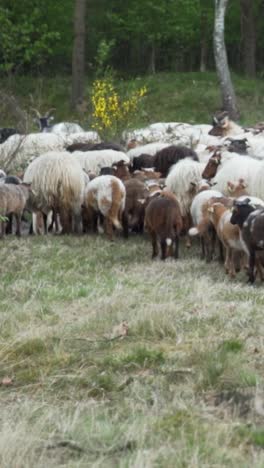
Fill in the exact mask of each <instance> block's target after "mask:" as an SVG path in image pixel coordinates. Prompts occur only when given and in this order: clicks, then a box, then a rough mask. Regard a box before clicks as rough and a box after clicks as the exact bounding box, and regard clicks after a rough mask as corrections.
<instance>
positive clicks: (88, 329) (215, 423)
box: [0, 236, 264, 468]
mask: <svg viewBox="0 0 264 468" xmlns="http://www.w3.org/2000/svg"><path fill="white" fill-rule="evenodd" d="M0 251H1V266H0V268H1V284H0V297H1V301H0V330H1V331H0V362H1V366H0V382H2V384H1V385H0V420H1V425H0V466H1V467H2V466H3V467H8V468H21V467H23V468H32V467H33V466H34V468H39V467H43V468H44V467H47V466H49V467H57V466H64V467H67V468H68V467H71V468H72V467H74V468H75V467H89V466H93V467H105V466H108V467H116V466H120V467H137V468H138V467H143V466H144V467H157V466H159V467H160V466H161V467H166V468H167V467H175V466H177V467H201V466H203V467H212V466H213V467H220V466H223V467H227V466H228V467H237V466H239V467H248V466H250V465H252V466H254V467H259V468H260V467H263V466H264V452H263V448H264V429H263V428H264V393H263V380H262V378H263V372H264V363H263V351H264V340H263V336H264V325H263V324H264V321H263V304H264V289H263V286H261V285H259V284H258V285H257V286H256V287H250V286H248V285H246V282H245V281H246V278H245V277H244V275H243V273H240V274H239V275H238V277H237V279H236V280H234V281H233V282H230V281H229V279H228V278H227V277H226V276H225V274H224V272H223V268H222V267H221V266H220V265H219V264H218V263H217V262H213V263H212V264H210V265H206V264H205V263H203V262H202V261H201V260H199V252H198V247H197V246H194V248H192V249H191V250H190V251H186V250H185V249H184V247H183V246H182V248H181V250H180V260H179V261H177V262H174V261H166V262H165V263H162V262H160V261H155V262H153V261H151V260H150V254H151V246H150V242H149V241H147V240H146V239H141V238H137V237H133V238H131V239H129V240H128V241H123V240H122V239H118V240H117V241H116V242H115V243H112V244H111V243H109V242H108V241H107V240H105V239H104V238H101V237H94V236H87V237H82V238H77V237H52V236H48V237H46V238H44V237H39V238H33V239H29V238H23V239H21V240H20V241H18V240H16V239H14V238H9V239H6V240H5V241H4V242H2V243H1V246H0ZM124 320H126V321H127V322H128V327H129V329H128V335H127V336H124V337H123V338H122V337H121V338H118V337H116V332H115V331H113V330H115V327H116V326H117V325H119V324H120V323H121V322H122V321H124ZM117 334H118V333H117ZM7 377H8V378H9V379H10V380H11V382H8V381H6V378H7ZM8 383H9V384H8Z"/></svg>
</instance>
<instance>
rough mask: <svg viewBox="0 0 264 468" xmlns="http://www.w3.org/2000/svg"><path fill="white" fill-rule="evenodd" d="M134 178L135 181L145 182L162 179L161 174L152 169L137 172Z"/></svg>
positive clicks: (133, 175)
mask: <svg viewBox="0 0 264 468" xmlns="http://www.w3.org/2000/svg"><path fill="white" fill-rule="evenodd" d="M132 177H133V178H134V179H138V180H141V181H142V182H144V181H145V180H152V179H160V177H161V173H160V172H156V171H154V170H153V169H150V168H145V169H142V170H141V171H139V170H136V171H135V172H133V174H132Z"/></svg>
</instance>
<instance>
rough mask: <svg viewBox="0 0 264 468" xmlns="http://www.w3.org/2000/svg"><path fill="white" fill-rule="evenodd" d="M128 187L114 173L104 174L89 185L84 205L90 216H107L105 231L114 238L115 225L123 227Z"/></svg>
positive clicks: (119, 227) (110, 237) (118, 227)
mask: <svg viewBox="0 0 264 468" xmlns="http://www.w3.org/2000/svg"><path fill="white" fill-rule="evenodd" d="M125 201H126V189H125V186H124V184H123V182H122V181H121V180H120V179H118V178H117V177H115V176H112V175H102V176H99V177H96V178H95V179H93V180H92V181H91V182H89V184H88V185H87V187H86V189H85V195H84V203H83V207H84V209H85V210H86V214H87V216H88V218H89V217H94V216H95V217H97V215H98V213H101V214H102V215H103V216H104V218H105V220H104V221H105V231H106V234H107V236H108V237H109V239H110V240H112V238H113V225H114V226H115V227H116V228H117V229H121V228H122V226H121V223H120V220H121V217H122V213H123V211H124V209H125Z"/></svg>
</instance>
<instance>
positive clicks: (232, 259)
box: [229, 249, 236, 278]
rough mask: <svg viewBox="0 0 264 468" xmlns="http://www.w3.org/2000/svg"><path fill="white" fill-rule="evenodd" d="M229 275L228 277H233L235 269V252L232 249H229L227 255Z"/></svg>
mask: <svg viewBox="0 0 264 468" xmlns="http://www.w3.org/2000/svg"><path fill="white" fill-rule="evenodd" d="M229 260H230V261H229V276H230V278H235V276H236V270H235V260H236V252H235V250H233V249H230V256H229Z"/></svg>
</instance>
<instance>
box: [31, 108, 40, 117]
mask: <svg viewBox="0 0 264 468" xmlns="http://www.w3.org/2000/svg"><path fill="white" fill-rule="evenodd" d="M30 109H31V110H32V111H33V112H34V113H35V114H36V116H37V117H38V118H39V119H40V117H41V115H40V112H39V111H38V110H37V109H34V107H31V108H30Z"/></svg>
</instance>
